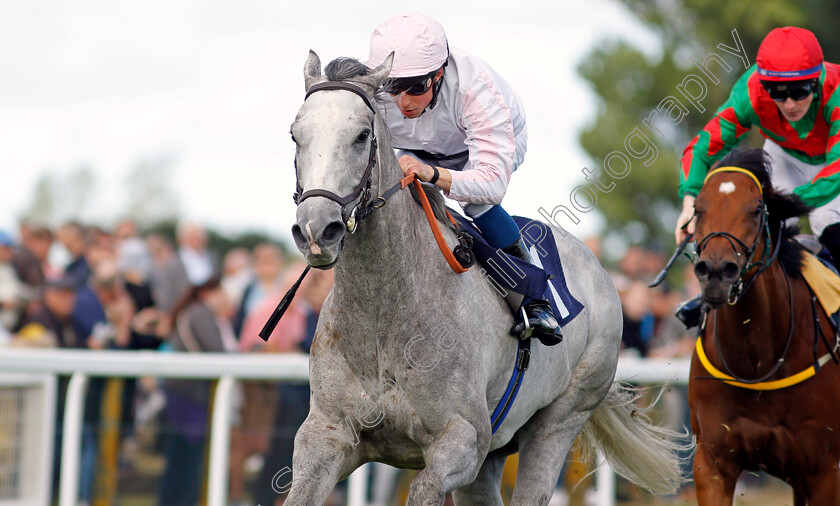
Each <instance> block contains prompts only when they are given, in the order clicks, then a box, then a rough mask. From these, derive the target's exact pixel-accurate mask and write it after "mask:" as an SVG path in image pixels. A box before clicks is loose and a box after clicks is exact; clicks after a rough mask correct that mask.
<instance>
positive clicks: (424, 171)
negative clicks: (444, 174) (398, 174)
mask: <svg viewBox="0 0 840 506" xmlns="http://www.w3.org/2000/svg"><path fill="white" fill-rule="evenodd" d="M399 162H400V168H401V169H402V171H403V174H405V175H406V176H410V175H412V174H416V175H417V179H419V180H420V181H423V182H424V183H425V182H428V181H431V179H432V178H433V177H434V175H435V171H434V169H432V167H431V166H429V165H426V164H425V163H423V162H421V161H420V160H418V159H416V158H414V157H413V156H409V155H402V156H401V157H400V159H399Z"/></svg>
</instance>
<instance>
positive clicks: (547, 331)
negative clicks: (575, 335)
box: [502, 237, 563, 346]
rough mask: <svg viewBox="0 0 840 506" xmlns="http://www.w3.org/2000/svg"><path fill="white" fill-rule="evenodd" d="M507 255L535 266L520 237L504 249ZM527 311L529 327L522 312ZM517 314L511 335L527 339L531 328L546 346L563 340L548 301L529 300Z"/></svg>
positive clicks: (532, 335) (532, 334)
mask: <svg viewBox="0 0 840 506" xmlns="http://www.w3.org/2000/svg"><path fill="white" fill-rule="evenodd" d="M502 251H504V252H505V253H507V254H509V255H512V256H515V257H516V258H519V259H521V260H525V261H526V262H528V263H530V264H533V263H534V262H533V260H532V259H531V254H530V253H529V252H528V248H527V247H526V246H525V242H524V241H523V240H522V238H521V237H520V238H519V240H518V241H516V242H515V243H513V244H511V245H510V246H508V247H507V248H505V249H503V250H502ZM523 309H524V310H525V315H526V316H525V317H527V318H528V325H527V326H526V325H525V320H524V317H523V316H522V310H523ZM513 310H514V313H515V314H516V316H515V317H516V323H515V324H514V325H513V327H511V329H510V333H511V335H514V336H516V337H519V338H527V337H528V336H527V335H523V334H525V332H526V330H528V329H527V327H528V326H530V327H531V332H532V333H531V334H530V336H531V337H536V338H537V339H539V340H540V342H541V343H543V344H544V345H546V346H554V345H555V344H559V343H560V342H561V341H562V340H563V331H562V330H560V324H558V323H557V318H555V317H554V312H553V311H552V310H551V304H549V302H548V300H546V299H544V298H543V299H529V300H528V302H525V303H524V304H522V306H521V307H520V308H518V310H517V308H516V307H513Z"/></svg>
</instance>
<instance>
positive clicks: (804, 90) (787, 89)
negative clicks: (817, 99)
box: [764, 82, 814, 102]
mask: <svg viewBox="0 0 840 506" xmlns="http://www.w3.org/2000/svg"><path fill="white" fill-rule="evenodd" d="M764 89H765V90H767V93H769V94H770V98H772V99H773V100H775V101H776V102H784V101H785V100H787V99H788V97H790V98H792V99H793V100H794V101H796V102H799V101H800V100H805V99H806V98H808V95H810V94H811V93H813V91H814V90H813V84H812V83H810V82H809V83H807V84H804V85H801V84H798V85H793V86H791V85H789V84H775V85H765V86H764Z"/></svg>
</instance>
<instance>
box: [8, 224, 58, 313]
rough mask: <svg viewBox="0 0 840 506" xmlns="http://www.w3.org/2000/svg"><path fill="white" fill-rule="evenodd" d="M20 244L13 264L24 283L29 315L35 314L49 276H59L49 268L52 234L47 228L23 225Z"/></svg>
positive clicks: (16, 249) (24, 294)
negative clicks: (42, 289)
mask: <svg viewBox="0 0 840 506" xmlns="http://www.w3.org/2000/svg"><path fill="white" fill-rule="evenodd" d="M20 231H21V234H20V244H19V245H18V246H17V248H15V252H14V257H13V259H12V264H13V265H14V267H15V270H16V271H17V275H18V278H19V279H20V281H21V282H22V283H23V288H22V289H23V296H24V297H25V299H26V302H27V308H26V312H27V314H35V312H36V311H37V309H38V308H37V301H38V299H39V297H40V291H39V290H41V288H42V287H43V286H44V280H45V279H46V277H47V274H50V277H52V278H56V277H58V274H57V273H56V272H55V271H54V270H53V269H52V268H50V267H49V262H48V256H49V252H50V248H51V247H52V242H53V237H52V232H50V230H49V229H48V228H46V227H40V226H32V225H28V224H26V223H21V226H20Z"/></svg>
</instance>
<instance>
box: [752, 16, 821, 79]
mask: <svg viewBox="0 0 840 506" xmlns="http://www.w3.org/2000/svg"><path fill="white" fill-rule="evenodd" d="M756 64H757V65H758V75H759V78H760V79H761V80H762V81H800V80H804V79H813V78H817V77H820V71H821V70H822V66H823V52H822V48H821V47H820V43H819V42H817V38H816V37H815V36H814V34H813V33H811V32H810V31H808V30H805V29H804V28H797V27H795V26H786V27H784V28H776V29H774V30H773V31H771V32H770V33H768V34H767V37H765V38H764V40H763V41H762V42H761V46H759V48H758V57H757V58H756Z"/></svg>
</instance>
